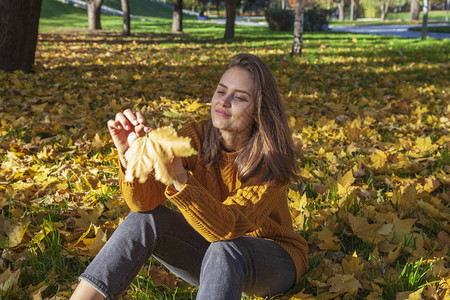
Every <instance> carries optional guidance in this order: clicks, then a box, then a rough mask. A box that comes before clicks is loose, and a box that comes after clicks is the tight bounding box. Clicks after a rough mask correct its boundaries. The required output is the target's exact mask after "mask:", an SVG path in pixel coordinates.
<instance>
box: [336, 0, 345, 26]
mask: <svg viewBox="0 0 450 300" xmlns="http://www.w3.org/2000/svg"><path fill="white" fill-rule="evenodd" d="M333 1H334V2H336V3H337V4H338V10H339V21H344V20H345V0H333Z"/></svg>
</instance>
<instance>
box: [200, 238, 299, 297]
mask: <svg viewBox="0 0 450 300" xmlns="http://www.w3.org/2000/svg"><path fill="white" fill-rule="evenodd" d="M295 278H296V272H295V267H294V263H293V261H292V259H291V257H290V256H289V254H288V253H287V252H286V251H285V250H284V249H283V248H281V247H280V246H279V245H278V244H276V243H274V242H271V241H267V240H265V239H261V238H256V237H250V236H243V237H240V238H237V239H234V240H230V241H220V242H213V243H211V245H210V246H209V248H208V250H207V251H206V254H205V257H204V259H203V264H202V269H201V273H200V288H199V291H198V294H197V300H206V299H215V300H219V299H223V300H233V299H241V295H242V293H243V292H244V293H245V294H246V295H249V296H260V297H266V296H275V295H278V294H282V293H285V292H286V291H288V290H289V289H290V288H291V287H292V286H293V285H294V283H295Z"/></svg>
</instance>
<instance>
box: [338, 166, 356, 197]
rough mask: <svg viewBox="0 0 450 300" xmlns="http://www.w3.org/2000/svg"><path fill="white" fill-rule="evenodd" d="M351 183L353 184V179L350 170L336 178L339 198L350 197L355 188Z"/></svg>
mask: <svg viewBox="0 0 450 300" xmlns="http://www.w3.org/2000/svg"><path fill="white" fill-rule="evenodd" d="M353 182H355V177H353V172H352V170H350V171H348V172H347V173H345V174H344V176H342V177H338V179H337V194H338V195H339V196H340V197H346V196H348V195H350V194H351V193H352V192H353V191H354V190H355V189H356V187H354V186H352V184H353Z"/></svg>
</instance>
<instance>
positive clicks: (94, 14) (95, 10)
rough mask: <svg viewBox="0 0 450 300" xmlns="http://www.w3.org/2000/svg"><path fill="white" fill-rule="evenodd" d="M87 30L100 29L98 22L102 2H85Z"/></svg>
mask: <svg viewBox="0 0 450 300" xmlns="http://www.w3.org/2000/svg"><path fill="white" fill-rule="evenodd" d="M86 4H87V14H88V23H89V29H90V30H95V29H102V24H101V22H100V15H101V8H102V4H103V0H86Z"/></svg>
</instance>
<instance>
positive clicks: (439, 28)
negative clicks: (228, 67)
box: [409, 26, 450, 33]
mask: <svg viewBox="0 0 450 300" xmlns="http://www.w3.org/2000/svg"><path fill="white" fill-rule="evenodd" d="M409 30H414V31H422V27H412V28H409ZM427 31H429V32H441V33H450V26H433V27H428V28H427Z"/></svg>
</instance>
